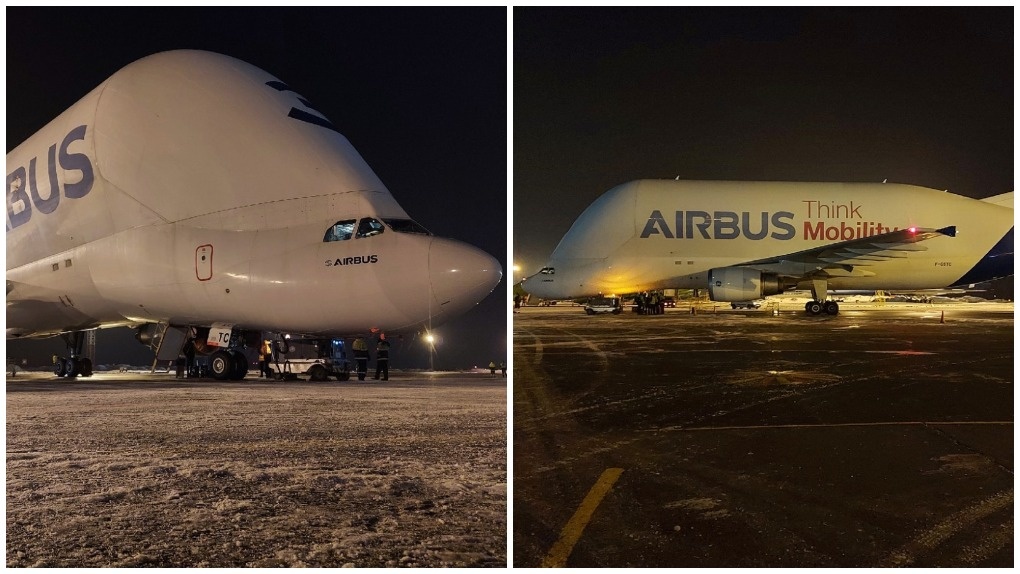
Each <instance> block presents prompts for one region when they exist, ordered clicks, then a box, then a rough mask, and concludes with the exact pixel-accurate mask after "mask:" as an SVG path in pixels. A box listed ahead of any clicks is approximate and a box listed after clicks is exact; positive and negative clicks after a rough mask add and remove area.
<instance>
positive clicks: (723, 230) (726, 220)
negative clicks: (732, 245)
mask: <svg viewBox="0 0 1020 574" xmlns="http://www.w3.org/2000/svg"><path fill="white" fill-rule="evenodd" d="M737 237H740V228H739V227H737V214H736V213H733V212H732V211H717V212H715V238H716V239H736V238H737Z"/></svg>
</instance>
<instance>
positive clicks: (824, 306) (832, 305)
mask: <svg viewBox="0 0 1020 574" xmlns="http://www.w3.org/2000/svg"><path fill="white" fill-rule="evenodd" d="M804 310H805V311H807V312H808V313H810V314H812V315H821V314H822V313H825V314H826V315H839V304H838V303H836V302H835V301H824V302H822V301H808V302H807V304H806V305H804Z"/></svg>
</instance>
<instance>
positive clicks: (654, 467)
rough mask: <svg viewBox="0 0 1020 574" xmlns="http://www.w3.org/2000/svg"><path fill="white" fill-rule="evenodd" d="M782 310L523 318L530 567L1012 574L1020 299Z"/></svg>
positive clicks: (518, 475)
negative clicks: (941, 569)
mask: <svg viewBox="0 0 1020 574" xmlns="http://www.w3.org/2000/svg"><path fill="white" fill-rule="evenodd" d="M943 312H944V313H945V315H944V319H943V315H942V313H943ZM778 313H779V314H778V315H773V313H772V312H771V311H766V310H765V309H764V308H763V309H760V310H755V311H751V310H741V311H734V310H730V309H729V308H728V306H727V307H722V306H719V307H718V308H716V309H715V312H714V313H713V312H712V306H709V307H702V308H701V309H700V310H699V312H698V314H696V315H692V314H691V313H690V312H689V309H687V308H680V309H669V310H667V313H666V314H665V315H656V316H640V315H636V314H633V313H629V312H626V313H623V314H620V315H603V316H594V317H589V316H587V315H585V314H584V312H583V310H582V309H581V308H579V307H566V308H555V307H553V308H525V309H523V310H521V311H520V312H519V313H516V314H515V315H514V333H513V335H514V339H513V340H514V365H513V367H514V373H513V374H514V379H513V389H514V392H513V401H514V403H513V441H514V451H513V453H514V481H513V509H514V515H513V541H514V545H513V564H514V565H515V566H538V565H541V564H547V565H553V564H560V565H565V566H570V567H597V566H618V567H653V566H657V567H664V566H678V567H689V568H693V567H874V566H915V567H924V566H981V567H988V566H997V567H1008V566H1012V565H1013V365H1014V354H1013V305H1012V304H993V303H976V304H949V305H934V306H932V305H924V304H887V305H885V306H873V305H857V304H846V305H843V306H842V310H841V313H840V315H838V316H836V317H829V316H820V317H811V316H808V315H806V314H805V313H804V311H803V305H802V303H790V304H786V305H783V306H781V307H780V309H779V310H778ZM943 320H944V322H943Z"/></svg>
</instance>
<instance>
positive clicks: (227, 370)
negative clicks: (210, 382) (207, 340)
mask: <svg viewBox="0 0 1020 574" xmlns="http://www.w3.org/2000/svg"><path fill="white" fill-rule="evenodd" d="M209 370H210V371H211V372H212V376H213V377H215V378H216V380H218V381H225V380H227V379H228V378H230V374H231V373H233V372H234V360H233V357H231V356H230V353H228V352H226V351H216V352H215V353H213V354H212V357H210V358H209Z"/></svg>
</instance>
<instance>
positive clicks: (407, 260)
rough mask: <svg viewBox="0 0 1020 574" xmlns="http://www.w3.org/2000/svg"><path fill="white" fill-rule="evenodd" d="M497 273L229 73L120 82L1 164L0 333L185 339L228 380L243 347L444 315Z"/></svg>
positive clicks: (268, 89)
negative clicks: (0, 324) (3, 309)
mask: <svg viewBox="0 0 1020 574" xmlns="http://www.w3.org/2000/svg"><path fill="white" fill-rule="evenodd" d="M501 277H502V268H501V267H500V265H499V263H498V262H497V261H496V259H494V258H493V257H491V256H489V255H488V254H486V253H485V252H483V251H481V250H479V249H477V248H475V247H472V246H470V245H466V244H464V243H461V242H458V241H454V240H452V239H444V238H440V237H436V236H434V235H432V234H431V233H430V232H428V231H427V230H426V229H425V228H424V227H422V226H421V225H419V224H418V223H416V222H415V221H414V220H413V219H411V218H410V217H409V216H408V214H407V213H406V212H405V211H404V210H403V209H402V208H401V207H400V205H398V204H397V202H396V200H395V199H394V198H393V196H392V195H391V194H390V192H389V190H387V188H386V186H385V185H383V183H382V181H380V179H379V178H378V177H377V176H376V174H375V173H373V171H372V170H371V169H370V168H369V166H368V165H367V164H366V163H365V161H364V160H363V159H362V157H361V156H360V155H359V154H358V152H357V151H355V149H354V148H353V147H352V146H351V144H350V143H349V142H348V140H347V139H346V138H345V137H344V136H343V135H341V134H340V133H339V132H338V131H337V129H336V127H335V126H334V125H333V124H332V123H331V122H330V121H329V120H328V119H327V118H326V117H324V116H323V115H322V114H321V113H320V112H318V111H316V110H315V109H314V108H313V107H312V106H311V104H310V103H309V102H308V101H307V100H305V99H304V98H302V97H301V96H300V95H299V94H297V93H295V91H294V90H293V89H291V88H290V87H289V86H287V85H286V84H284V83H283V82H281V81H280V80H279V79H277V78H275V77H273V76H271V75H270V74H268V73H266V72H264V71H262V70H260V69H258V68H256V67H254V66H251V65H249V64H246V63H244V62H241V61H238V60H236V59H233V58H230V57H227V56H223V55H219V54H214V53H210V52H202V51H189V50H182V51H173V52H164V53H160V54H156V55H153V56H149V57H147V58H143V59H142V60H139V61H137V62H135V63H133V64H130V65H128V66H126V67H125V68H123V69H121V70H120V71H118V72H117V73H115V74H114V75H113V76H111V77H110V78H109V79H107V80H106V81H105V82H103V83H102V84H100V85H99V86H98V87H97V88H95V89H94V90H93V91H92V92H90V93H89V94H87V95H86V96H85V97H83V98H82V99H81V100H79V101H78V102H77V103H76V104H74V105H73V106H72V107H71V108H69V109H68V110H67V111H65V112H64V113H62V114H61V115H60V116H58V117H57V118H56V119H54V120H53V121H52V122H50V123H49V124H48V125H46V126H45V127H44V128H42V129H41V130H39V132H37V133H36V134H35V135H33V136H32V137H31V138H29V139H28V140H27V141H25V142H24V143H22V144H21V145H19V146H18V147H17V148H16V149H14V150H13V151H12V152H11V153H9V154H7V325H6V327H7V337H8V339H11V338H18V337H44V336H54V335H61V336H63V337H64V338H65V340H66V341H67V342H68V346H69V356H68V357H65V358H61V359H60V360H59V361H58V364H57V367H56V372H57V374H58V375H63V376H80V375H81V376H87V375H89V374H91V371H92V365H91V362H90V360H89V359H88V358H87V357H84V356H83V354H82V341H83V334H84V333H85V332H87V331H88V330H92V329H96V328H105V327H115V326H130V327H135V328H137V329H138V333H139V335H140V339H143V340H144V339H145V338H146V337H150V338H151V337H160V338H161V339H162V340H163V341H166V340H168V337H167V336H166V335H168V334H169V332H171V331H176V332H181V333H185V334H186V335H183V336H178V337H177V338H176V339H175V340H176V341H177V343H176V345H175V346H176V348H174V349H171V353H170V355H171V356H173V357H175V358H176V357H177V356H178V355H177V353H178V352H179V351H180V349H181V345H183V341H185V340H187V338H189V337H190V338H193V339H194V345H195V347H197V349H198V352H199V353H207V354H211V355H212V356H211V359H210V367H211V371H212V374H213V375H214V376H215V377H217V378H219V379H227V378H231V379H240V378H243V377H244V376H245V373H246V372H247V369H248V366H247V360H246V358H245V356H244V354H243V353H242V352H241V350H240V349H241V348H242V346H243V345H244V344H245V342H246V341H247V342H249V344H251V341H252V340H253V339H254V340H255V341H256V342H258V340H259V339H260V335H259V333H261V332H274V333H294V334H301V335H303V336H306V337H312V338H319V339H322V340H328V339H329V338H331V337H338V336H345V335H348V336H349V335H354V334H367V333H370V332H377V331H381V332H386V333H400V332H408V331H415V330H418V329H420V328H422V327H423V326H430V325H434V324H438V323H441V322H442V321H444V320H446V319H449V318H450V317H453V316H455V315H458V314H461V313H463V312H465V311H467V310H468V309H470V308H471V307H473V306H474V305H475V304H476V303H478V302H479V301H480V300H481V299H482V298H484V297H485V296H486V295H487V294H488V293H489V292H491V291H492V290H493V289H494V288H495V286H496V285H497V284H498V283H499V281H500V280H501Z"/></svg>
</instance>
